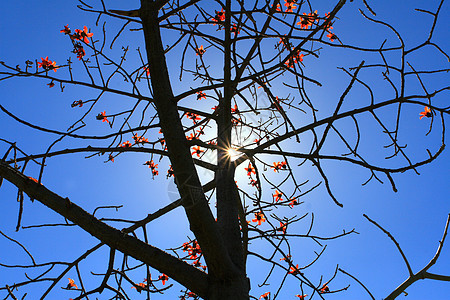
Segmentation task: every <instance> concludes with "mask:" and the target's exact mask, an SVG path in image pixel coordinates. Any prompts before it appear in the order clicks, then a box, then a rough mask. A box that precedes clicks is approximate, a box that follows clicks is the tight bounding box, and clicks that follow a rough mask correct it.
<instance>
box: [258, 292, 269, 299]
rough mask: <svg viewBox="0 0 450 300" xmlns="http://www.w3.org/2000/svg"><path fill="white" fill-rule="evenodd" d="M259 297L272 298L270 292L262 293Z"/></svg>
mask: <svg viewBox="0 0 450 300" xmlns="http://www.w3.org/2000/svg"><path fill="white" fill-rule="evenodd" d="M259 299H263V300H269V299H270V292H267V293H264V294H262V295H261V296H260V297H259Z"/></svg>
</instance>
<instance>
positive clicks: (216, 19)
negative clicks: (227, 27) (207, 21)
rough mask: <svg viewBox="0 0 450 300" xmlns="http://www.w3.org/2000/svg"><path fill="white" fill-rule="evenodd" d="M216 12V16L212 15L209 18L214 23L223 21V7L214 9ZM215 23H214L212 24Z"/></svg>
mask: <svg viewBox="0 0 450 300" xmlns="http://www.w3.org/2000/svg"><path fill="white" fill-rule="evenodd" d="M215 12H216V16H215V17H213V18H212V19H211V20H213V21H214V23H222V22H224V21H225V12H224V11H223V8H222V10H221V11H217V10H216V11H215ZM214 25H216V24H214Z"/></svg>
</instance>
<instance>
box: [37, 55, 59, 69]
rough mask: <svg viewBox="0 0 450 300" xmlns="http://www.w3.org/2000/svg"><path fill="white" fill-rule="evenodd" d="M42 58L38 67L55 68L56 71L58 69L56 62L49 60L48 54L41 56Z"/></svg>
mask: <svg viewBox="0 0 450 300" xmlns="http://www.w3.org/2000/svg"><path fill="white" fill-rule="evenodd" d="M41 60H42V62H38V68H43V69H44V70H46V71H48V70H53V71H55V72H56V69H58V67H57V66H56V62H54V61H51V60H49V59H48V56H47V57H46V58H43V57H41Z"/></svg>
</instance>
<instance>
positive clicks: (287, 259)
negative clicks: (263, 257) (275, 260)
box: [280, 254, 292, 262]
mask: <svg viewBox="0 0 450 300" xmlns="http://www.w3.org/2000/svg"><path fill="white" fill-rule="evenodd" d="M291 258H292V256H291V255H289V254H288V255H286V256H285V257H282V258H280V260H284V261H287V262H289V261H291Z"/></svg>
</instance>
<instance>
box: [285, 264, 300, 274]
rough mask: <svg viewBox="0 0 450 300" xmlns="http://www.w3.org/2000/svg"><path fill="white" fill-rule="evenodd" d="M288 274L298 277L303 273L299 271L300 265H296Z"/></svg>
mask: <svg viewBox="0 0 450 300" xmlns="http://www.w3.org/2000/svg"><path fill="white" fill-rule="evenodd" d="M288 274H292V275H298V274H302V272H300V270H299V269H298V264H297V265H295V267H294V266H292V267H291V268H290V269H289V272H288Z"/></svg>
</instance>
